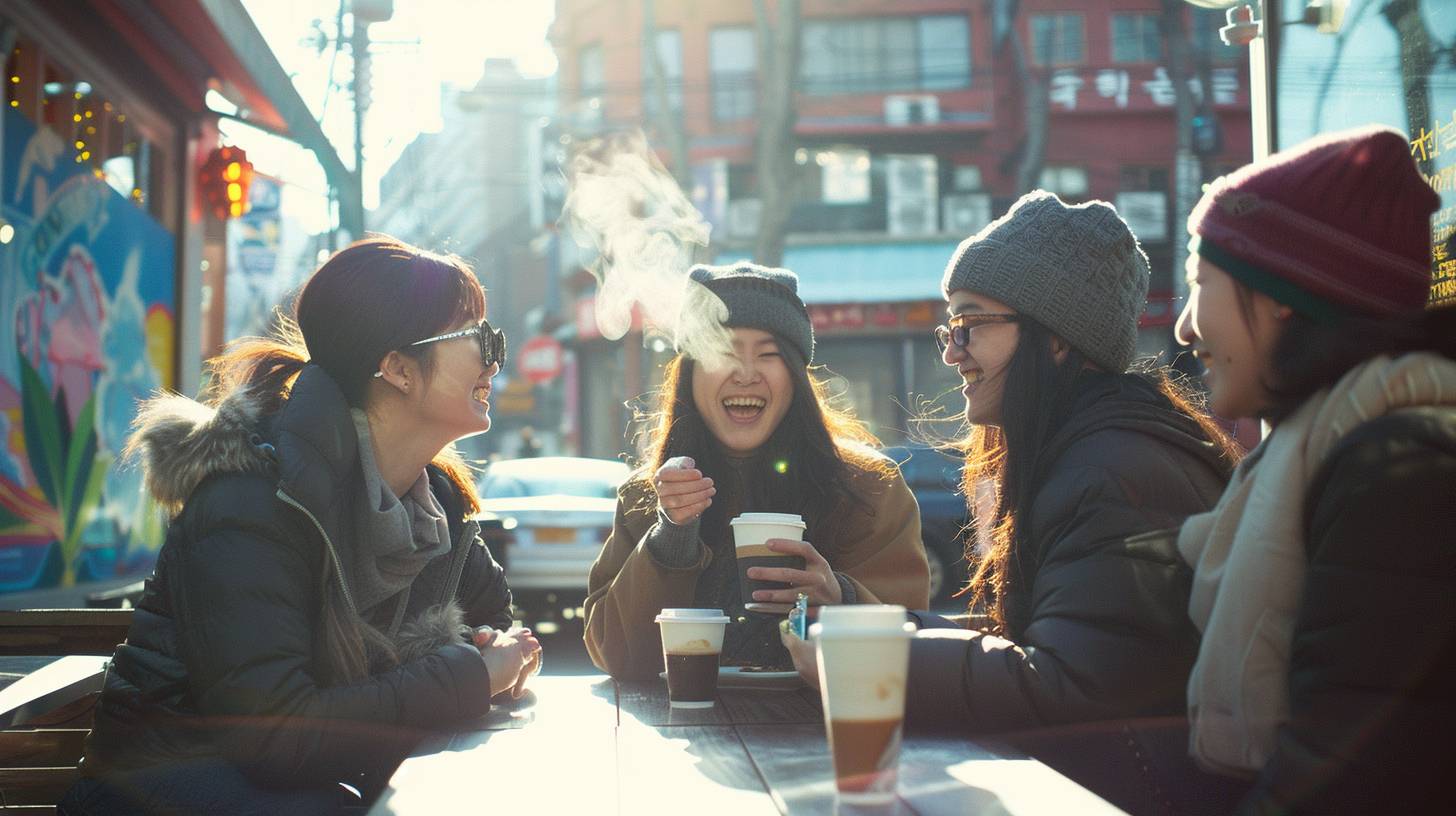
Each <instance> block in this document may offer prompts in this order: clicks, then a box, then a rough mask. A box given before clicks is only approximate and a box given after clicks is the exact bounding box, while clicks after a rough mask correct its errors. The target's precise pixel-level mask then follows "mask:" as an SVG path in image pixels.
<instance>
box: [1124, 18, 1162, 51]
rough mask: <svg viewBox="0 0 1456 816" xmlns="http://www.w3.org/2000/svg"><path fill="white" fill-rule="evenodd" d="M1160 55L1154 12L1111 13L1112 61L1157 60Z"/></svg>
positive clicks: (1160, 42)
mask: <svg viewBox="0 0 1456 816" xmlns="http://www.w3.org/2000/svg"><path fill="white" fill-rule="evenodd" d="M1162 55H1163V35H1162V33H1161V32H1159V31H1158V16H1157V15H1156V14H1114V15H1112V61H1113V62H1157V61H1158V60H1159V59H1160V58H1161V57H1162Z"/></svg>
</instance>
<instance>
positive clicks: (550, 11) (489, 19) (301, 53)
mask: <svg viewBox="0 0 1456 816" xmlns="http://www.w3.org/2000/svg"><path fill="white" fill-rule="evenodd" d="M242 2H243V7H244V8H246V9H247V11H248V14H249V15H251V16H252V18H253V20H254V22H255V23H256V24H257V26H258V29H259V31H261V32H262V34H263V37H264V38H265V39H266V40H267V41H268V44H269V46H270V47H271V48H272V49H273V52H274V54H275V56H276V57H277V58H278V62H279V63H280V64H281V65H282V66H283V69H284V70H285V71H287V72H288V73H289V74H290V75H292V76H293V80H294V86H295V87H296V88H297V89H298V92H299V96H300V97H302V99H303V101H304V102H305V103H306V104H307V105H308V107H309V109H310V110H312V111H313V112H314V115H315V116H321V117H322V124H323V129H324V133H325V134H326V135H327V136H328V137H329V140H330V141H331V142H333V144H334V148H335V150H337V151H338V153H339V155H340V157H341V158H342V159H343V161H344V163H345V165H349V166H352V164H353V161H354V147H353V144H354V124H353V118H352V117H353V100H352V95H351V94H350V92H349V82H350V79H351V77H352V76H353V64H352V60H351V58H350V56H349V51H348V48H347V46H346V47H344V48H342V49H340V50H339V54H338V57H337V59H335V60H333V81H334V83H336V84H337V85H339V86H342V87H336V88H334V89H332V90H330V89H329V67H330V61H331V57H332V55H333V45H332V43H330V44H326V45H325V46H324V48H323V51H322V53H320V52H319V51H318V50H316V48H315V46H314V45H313V44H312V43H309V42H307V40H309V39H310V37H311V35H312V34H313V32H314V25H313V21H314V20H318V21H319V28H321V29H322V31H323V32H324V35H325V36H326V37H327V38H333V37H334V35H335V34H336V28H335V24H336V22H337V18H338V13H339V4H340V2H343V3H344V4H345V8H346V11H347V6H348V0H242ZM554 14H555V4H554V2H553V0H394V14H393V17H392V18H391V19H389V20H388V21H386V22H382V23H375V24H374V25H371V26H370V27H369V36H370V39H371V41H372V42H373V43H374V45H373V47H371V49H370V53H371V54H372V55H373V57H374V63H373V70H372V77H373V92H372V97H373V101H372V104H371V106H370V107H369V109H368V113H367V115H366V117H365V126H364V206H365V208H366V209H371V208H373V207H374V206H376V205H377V204H378V202H379V179H380V177H382V176H383V175H384V172H385V171H386V170H388V169H389V166H390V165H391V164H393V163H394V161H395V160H396V159H398V158H399V155H400V153H401V152H402V151H403V150H404V148H405V147H406V146H408V145H409V143H410V142H411V141H413V140H414V138H415V137H416V136H417V135H419V134H420V133H430V132H434V131H438V130H439V129H440V98H441V92H442V89H443V88H444V87H446V86H457V87H469V86H472V85H474V84H475V82H476V81H477V80H478V79H479V78H480V74H481V70H482V68H483V66H484V64H485V60H486V59H487V58H492V57H495V58H505V59H511V60H514V61H515V62H516V65H517V66H518V67H519V69H520V70H521V71H522V73H524V74H526V75H528V76H545V75H548V74H551V73H554V72H555V70H556V58H555V56H554V55H553V54H552V52H551V46H550V44H549V43H548V42H547V41H546V31H547V28H548V26H549V25H550V23H551V20H552V18H553V16H554ZM349 26H350V17H349V16H348V15H347V13H346V15H345V17H344V34H345V36H346V37H347V35H348V33H349ZM222 131H223V136H224V139H225V140H231V141H233V142H234V143H237V144H241V145H243V146H245V147H246V148H247V149H248V151H249V158H250V159H251V160H252V161H253V163H254V165H255V166H256V167H257V169H258V170H259V171H260V172H263V173H268V174H270V175H278V176H282V177H283V178H284V180H285V181H286V182H287V183H288V184H289V185H290V186H291V187H292V189H291V190H290V189H289V187H285V195H284V201H283V208H284V214H285V216H292V217H295V218H298V219H299V220H300V221H301V222H302V223H303V225H304V227H305V228H306V229H308V230H309V231H310V232H318V231H322V229H324V228H326V218H327V215H326V213H325V212H323V210H322V205H321V203H320V202H321V200H322V199H321V196H322V195H324V193H325V190H326V185H325V182H324V177H323V172H322V170H320V169H319V168H318V166H317V163H316V162H315V161H314V160H313V156H312V154H311V153H308V152H307V151H304V150H302V149H301V148H298V147H297V146H296V145H293V144H292V143H290V142H286V141H285V140H281V139H275V138H272V137H268V136H266V135H265V134H262V133H261V132H259V131H256V130H253V129H251V128H247V127H246V126H242V125H238V124H236V123H233V122H228V121H226V120H225V121H224V123H223V125H222ZM290 193H291V194H290Z"/></svg>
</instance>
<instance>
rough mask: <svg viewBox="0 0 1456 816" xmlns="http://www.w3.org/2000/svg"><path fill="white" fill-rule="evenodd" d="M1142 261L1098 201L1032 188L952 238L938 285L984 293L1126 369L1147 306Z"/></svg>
mask: <svg viewBox="0 0 1456 816" xmlns="http://www.w3.org/2000/svg"><path fill="white" fill-rule="evenodd" d="M1151 274H1152V273H1151V270H1150V268H1149V267H1148V256H1147V255H1145V254H1143V250H1142V247H1141V246H1139V245H1138V240H1137V237H1136V236H1134V235H1133V234H1132V230H1130V229H1128V227H1127V222H1125V221H1123V220H1122V218H1121V217H1120V216H1119V215H1118V214H1117V210H1115V209H1113V207H1112V205H1111V204H1108V203H1107V202H1105V201H1089V202H1087V203H1085V204H1077V205H1075V206H1068V205H1067V204H1066V203H1064V202H1063V201H1062V200H1061V199H1060V198H1057V197H1056V195H1054V194H1052V193H1049V192H1047V191H1045V190H1034V191H1032V192H1030V193H1027V194H1026V195H1024V196H1022V197H1021V199H1020V200H1019V201H1017V202H1016V203H1015V204H1014V205H1012V207H1011V209H1010V210H1009V211H1008V212H1007V213H1006V214H1005V215H1003V216H1001V217H1000V218H998V219H996V220H995V221H992V222H991V223H990V224H988V225H987V226H986V228H985V229H983V230H981V231H980V232H978V233H976V234H975V235H972V236H971V237H970V238H967V239H966V240H964V241H962V242H961V245H960V246H959V247H958V248H957V249H956V251H955V254H954V255H952V256H951V259H950V263H949V264H947V265H946V267H945V277H944V278H943V279H942V281H941V284H940V288H941V291H942V293H944V295H945V296H946V297H947V298H949V297H950V293H951V292H954V291H956V290H957V289H969V290H971V291H973V292H977V293H979V294H983V295H987V296H989V297H993V298H995V299H997V300H999V301H1002V302H1003V303H1005V304H1006V305H1007V306H1010V307H1011V308H1013V309H1015V310H1016V311H1018V312H1020V313H1021V314H1024V315H1027V316H1028V317H1031V318H1033V319H1034V320H1036V321H1037V322H1038V323H1041V324H1042V325H1043V326H1046V327H1047V328H1048V329H1049V330H1051V331H1052V332H1053V333H1055V334H1056V335H1057V336H1058V337H1061V338H1062V339H1063V340H1066V341H1067V342H1068V343H1070V344H1071V345H1072V347H1073V348H1075V349H1077V350H1078V351H1080V352H1082V353H1083V354H1084V355H1086V356H1087V358H1088V359H1090V360H1091V361H1092V362H1094V363H1096V364H1097V365H1099V366H1101V367H1102V368H1104V369H1106V370H1108V371H1113V372H1122V371H1126V370H1127V367H1128V365H1129V364H1131V363H1132V358H1133V353H1134V351H1135V349H1136V347H1137V325H1138V318H1139V317H1140V316H1141V315H1142V313H1143V309H1144V308H1146V306H1147V298H1148V278H1149V276H1150V275H1151Z"/></svg>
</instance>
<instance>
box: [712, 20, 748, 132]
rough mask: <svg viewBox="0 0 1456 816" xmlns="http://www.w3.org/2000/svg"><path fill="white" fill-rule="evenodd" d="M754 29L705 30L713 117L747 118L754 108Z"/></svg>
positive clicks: (722, 120)
mask: <svg viewBox="0 0 1456 816" xmlns="http://www.w3.org/2000/svg"><path fill="white" fill-rule="evenodd" d="M754 49H755V39H754V33H753V29H751V28H747V27H734V28H715V29H713V30H712V31H711V32H710V33H709V34H708V66H709V70H710V71H711V73H712V79H713V118H714V119H716V120H718V121H720V122H731V121H735V120H738V119H747V118H749V117H750V116H752V115H753V112H754V110H756V108H757V101H756V97H757V95H758V54H757V52H756V51H755V50H754Z"/></svg>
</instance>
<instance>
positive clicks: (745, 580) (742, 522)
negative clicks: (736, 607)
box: [728, 513, 806, 613]
mask: <svg viewBox="0 0 1456 816" xmlns="http://www.w3.org/2000/svg"><path fill="white" fill-rule="evenodd" d="M728 524H729V526H731V527H732V528H733V549H734V553H735V554H736V555H737V556H738V589H739V593H740V597H741V598H742V599H743V608H744V609H748V610H752V611H754V612H777V613H784V612H788V611H789V607H790V606H792V604H787V603H767V602H764V601H756V600H754V599H753V593H754V591H755V590H760V589H788V588H789V586H790V585H789V584H786V583H783V582H782V581H765V580H761V579H758V578H749V577H748V570H749V568H750V567H780V568H786V569H798V570H801V569H803V568H804V559H803V558H801V557H800V556H797V555H786V554H784V553H777V552H774V551H773V550H770V549H769V548H768V544H767V543H766V542H767V541H768V540H769V539H771V538H786V539H788V540H790V541H803V540H804V530H805V528H806V525H805V524H804V518H803V516H800V515H797V514H795V513H743V514H741V515H739V516H738V517H736V518H734V519H733V520H732V521H730V522H728Z"/></svg>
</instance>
